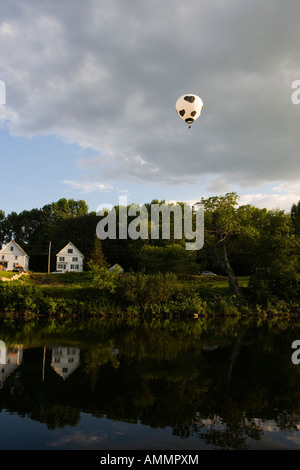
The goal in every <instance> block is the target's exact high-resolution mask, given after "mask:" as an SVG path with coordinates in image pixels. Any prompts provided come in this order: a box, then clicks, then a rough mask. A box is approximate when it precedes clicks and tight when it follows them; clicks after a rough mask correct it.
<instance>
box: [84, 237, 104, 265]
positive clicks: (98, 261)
mask: <svg viewBox="0 0 300 470" xmlns="http://www.w3.org/2000/svg"><path fill="white" fill-rule="evenodd" d="M89 261H90V263H92V264H93V265H96V266H100V267H102V268H108V263H107V261H106V259H105V257H104V254H103V250H102V244H101V241H100V239H99V238H98V237H97V236H95V238H94V245H93V249H92V251H91V255H90V260H89Z"/></svg>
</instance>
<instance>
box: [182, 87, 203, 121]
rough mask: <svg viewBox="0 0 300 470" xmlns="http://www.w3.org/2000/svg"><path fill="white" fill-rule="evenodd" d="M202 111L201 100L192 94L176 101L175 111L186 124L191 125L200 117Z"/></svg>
mask: <svg viewBox="0 0 300 470" xmlns="http://www.w3.org/2000/svg"><path fill="white" fill-rule="evenodd" d="M202 109H203V101H202V99H201V98H200V97H199V96H197V95H194V94H192V93H190V94H186V95H182V96H181V97H180V98H178V100H177V101H176V111H177V113H178V114H179V116H180V117H181V119H183V120H184V121H185V122H186V123H187V124H192V123H193V122H194V121H195V120H196V119H197V118H198V117H199V116H200V114H201V113H202ZM190 127H191V126H190V125H189V128H190Z"/></svg>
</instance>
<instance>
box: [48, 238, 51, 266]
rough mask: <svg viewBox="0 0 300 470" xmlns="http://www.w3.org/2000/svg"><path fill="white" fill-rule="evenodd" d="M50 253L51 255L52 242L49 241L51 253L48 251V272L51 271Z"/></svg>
mask: <svg viewBox="0 0 300 470" xmlns="http://www.w3.org/2000/svg"><path fill="white" fill-rule="evenodd" d="M50 255H51V242H49V253H48V273H50Z"/></svg>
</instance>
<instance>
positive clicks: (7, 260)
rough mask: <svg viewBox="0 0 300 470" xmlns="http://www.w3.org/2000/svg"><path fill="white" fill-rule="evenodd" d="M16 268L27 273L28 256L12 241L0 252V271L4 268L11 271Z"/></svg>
mask: <svg viewBox="0 0 300 470" xmlns="http://www.w3.org/2000/svg"><path fill="white" fill-rule="evenodd" d="M17 266H22V268H23V270H24V271H28V269H29V256H28V255H27V253H25V251H24V250H23V248H21V247H20V246H19V245H18V244H17V243H16V242H15V241H14V240H12V241H10V242H9V243H8V244H7V245H6V246H5V247H4V248H2V250H0V270H1V269H3V268H4V269H7V270H8V271H13V270H14V269H15V268H16V267H17Z"/></svg>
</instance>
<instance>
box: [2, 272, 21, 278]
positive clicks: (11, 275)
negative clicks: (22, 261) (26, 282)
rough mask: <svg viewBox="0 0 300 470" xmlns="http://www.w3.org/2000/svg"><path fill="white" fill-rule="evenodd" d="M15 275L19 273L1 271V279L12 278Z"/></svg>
mask: <svg viewBox="0 0 300 470" xmlns="http://www.w3.org/2000/svg"><path fill="white" fill-rule="evenodd" d="M15 274H18V273H14V272H12V271H0V278H1V277H5V278H8V279H9V278H11V277H13V276H14V275H15Z"/></svg>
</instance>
